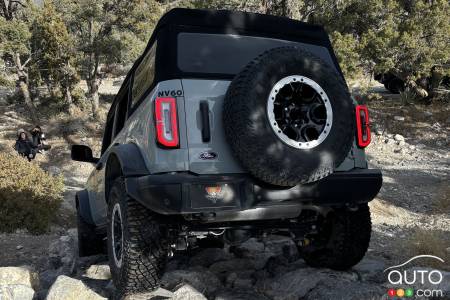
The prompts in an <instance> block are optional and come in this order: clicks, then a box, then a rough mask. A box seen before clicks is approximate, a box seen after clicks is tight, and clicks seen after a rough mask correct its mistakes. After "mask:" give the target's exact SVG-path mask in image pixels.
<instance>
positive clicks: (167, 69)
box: [114, 8, 342, 102]
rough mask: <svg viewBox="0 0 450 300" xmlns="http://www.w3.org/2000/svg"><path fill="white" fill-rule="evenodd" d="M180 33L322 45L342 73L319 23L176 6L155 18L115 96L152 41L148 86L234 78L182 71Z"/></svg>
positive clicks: (226, 75)
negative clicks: (151, 71)
mask: <svg viewBox="0 0 450 300" xmlns="http://www.w3.org/2000/svg"><path fill="white" fill-rule="evenodd" d="M183 32H191V33H211V34H235V35H247V36H255V37H268V38H272V39H279V40H287V41H293V42H300V43H305V44H313V45H317V46H322V47H325V48H327V49H328V51H329V53H330V56H331V59H332V61H333V63H334V65H335V67H336V69H337V70H338V72H340V73H341V75H342V72H341V70H340V67H339V65H338V63H337V59H336V57H335V55H334V52H333V49H332V47H331V43H330V40H329V38H328V34H327V33H326V32H325V30H324V28H323V27H322V26H318V25H312V24H308V23H304V22H300V21H297V20H292V19H289V18H285V17H277V16H271V15H263V14H256V13H248V12H240V11H228V10H207V9H187V8H175V9H172V10H170V11H169V12H167V13H166V14H164V15H163V16H162V17H161V19H160V20H159V21H158V23H157V25H156V26H155V29H154V31H153V33H152V36H151V38H150V40H149V42H148V44H147V47H146V48H145V50H144V53H143V54H142V55H141V56H140V57H139V58H138V59H137V60H136V62H135V63H134V64H133V67H132V68H131V70H130V71H129V73H128V74H127V76H126V78H125V80H124V83H123V85H122V87H121V89H120V91H119V93H118V97H116V98H120V97H121V96H120V94H123V93H125V89H127V88H128V86H129V83H130V79H131V78H132V74H133V73H134V70H135V69H136V67H137V66H138V65H139V64H140V62H141V60H142V59H143V57H144V56H145V55H146V53H147V52H148V51H149V50H150V49H151V48H152V46H154V44H155V42H156V43H157V48H156V59H155V69H154V78H153V84H152V86H151V88H153V87H154V85H155V84H157V83H158V82H161V81H164V80H170V79H178V78H206V79H213V78H214V79H228V80H230V79H232V78H233V77H234V75H232V74H231V75H230V74H211V73H205V74H203V73H198V72H195V73H187V72H182V71H181V70H180V69H179V68H178V66H177V51H178V50H177V43H178V41H177V36H178V34H179V33H183ZM180 51H183V50H182V49H181V50H180ZM148 92H150V91H148ZM148 92H147V93H146V94H148ZM114 102H116V101H114Z"/></svg>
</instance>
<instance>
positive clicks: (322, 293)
mask: <svg viewBox="0 0 450 300" xmlns="http://www.w3.org/2000/svg"><path fill="white" fill-rule="evenodd" d="M386 292H387V290H386V288H384V287H383V286H381V285H380V284H370V283H365V282H359V281H349V280H346V279H338V278H326V279H323V280H322V281H321V282H320V284H318V285H317V286H316V287H315V288H314V289H313V290H312V291H310V292H308V294H307V295H306V297H305V299H306V300H316V299H323V300H334V299H346V300H360V299H383V296H385V297H387V293H386Z"/></svg>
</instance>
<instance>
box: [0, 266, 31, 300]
mask: <svg viewBox="0 0 450 300" xmlns="http://www.w3.org/2000/svg"><path fill="white" fill-rule="evenodd" d="M38 288H39V276H38V274H37V273H36V272H34V271H33V270H32V269H31V268H30V267H27V266H24V267H1V268H0V299H1V300H32V299H33V297H34V289H38Z"/></svg>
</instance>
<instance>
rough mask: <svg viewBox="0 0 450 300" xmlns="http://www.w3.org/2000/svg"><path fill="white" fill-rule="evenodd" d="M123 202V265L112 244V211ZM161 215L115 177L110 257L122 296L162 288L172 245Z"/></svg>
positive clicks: (109, 240)
mask: <svg viewBox="0 0 450 300" xmlns="http://www.w3.org/2000/svg"><path fill="white" fill-rule="evenodd" d="M117 203H118V204H119V205H120V214H121V220H122V225H123V231H122V232H123V233H122V236H123V248H122V262H121V266H120V267H119V266H117V264H116V262H115V260H114V256H113V252H112V251H114V250H113V248H112V247H113V246H112V227H111V219H112V211H113V207H114V206H115V205H116V204H117ZM158 218H159V216H157V215H156V214H154V213H153V212H151V211H150V210H148V209H146V208H145V207H144V206H142V205H141V204H140V203H138V202H137V201H135V200H134V199H132V198H130V197H129V196H128V195H127V194H126V192H125V185H124V180H123V179H122V178H118V179H116V180H115V182H114V184H113V186H112V188H111V191H110V196H109V203H108V228H107V233H108V243H107V245H108V247H107V248H108V257H109V265H110V268H111V275H112V278H113V282H114V285H115V287H116V289H117V291H118V295H121V296H123V295H127V294H132V293H141V292H148V291H152V290H154V289H156V288H158V287H159V284H160V279H161V277H162V275H163V272H164V269H165V267H166V263H167V255H168V244H167V234H166V230H165V228H164V226H162V225H161V224H160V222H159V221H158Z"/></svg>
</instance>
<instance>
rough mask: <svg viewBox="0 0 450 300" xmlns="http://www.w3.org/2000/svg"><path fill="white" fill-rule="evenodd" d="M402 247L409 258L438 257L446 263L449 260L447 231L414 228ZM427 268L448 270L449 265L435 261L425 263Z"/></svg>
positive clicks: (449, 242) (449, 240) (449, 268)
mask: <svg viewBox="0 0 450 300" xmlns="http://www.w3.org/2000/svg"><path fill="white" fill-rule="evenodd" d="M403 245H404V246H403V249H404V250H406V251H405V252H406V253H408V252H409V255H410V256H416V255H422V254H428V255H435V256H438V257H440V258H442V259H443V260H444V261H446V262H448V261H449V260H450V253H449V252H448V250H447V248H448V246H449V245H450V239H449V236H448V232H447V231H442V230H430V229H423V228H418V227H416V228H413V231H412V234H411V235H410V236H409V237H408V238H407V239H406V240H405V242H404V244H403ZM427 266H431V267H435V268H438V269H446V270H450V266H449V265H446V264H443V263H441V262H438V261H435V260H431V261H427Z"/></svg>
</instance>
